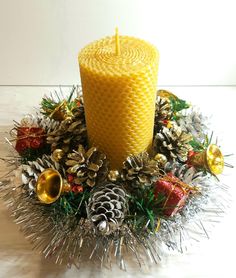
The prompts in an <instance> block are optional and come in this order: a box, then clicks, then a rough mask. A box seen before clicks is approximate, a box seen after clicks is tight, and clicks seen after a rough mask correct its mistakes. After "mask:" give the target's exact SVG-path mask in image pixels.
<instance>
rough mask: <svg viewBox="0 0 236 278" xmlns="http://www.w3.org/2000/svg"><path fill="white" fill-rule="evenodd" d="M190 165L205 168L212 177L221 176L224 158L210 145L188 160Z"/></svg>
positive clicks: (215, 147)
mask: <svg viewBox="0 0 236 278" xmlns="http://www.w3.org/2000/svg"><path fill="white" fill-rule="evenodd" d="M189 162H190V164H192V165H193V166H196V167H200V168H205V169H206V170H208V171H210V172H211V173H212V174H214V175H218V174H221V173H222V172H223V169H224V156H223V154H222V152H221V150H220V149H219V147H218V146H216V145H214V144H211V145H209V146H208V148H207V149H206V150H205V151H203V152H201V153H197V154H195V155H193V156H191V157H190V158H189Z"/></svg>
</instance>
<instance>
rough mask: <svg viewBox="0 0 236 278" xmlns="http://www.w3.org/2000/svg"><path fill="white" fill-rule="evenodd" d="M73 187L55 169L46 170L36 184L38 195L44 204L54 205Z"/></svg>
mask: <svg viewBox="0 0 236 278" xmlns="http://www.w3.org/2000/svg"><path fill="white" fill-rule="evenodd" d="M70 191H71V186H70V185H69V184H68V183H67V182H66V181H65V180H63V178H62V176H61V174H60V173H59V172H58V171H57V170H54V169H51V168H49V169H46V170H44V171H43V172H42V173H41V174H40V176H39V177H38V180H37V183H36V195H37V197H38V199H39V200H40V201H41V202H42V203H44V204H52V203H54V202H55V201H56V200H57V199H58V198H59V197H60V196H61V194H62V193H64V192H70Z"/></svg>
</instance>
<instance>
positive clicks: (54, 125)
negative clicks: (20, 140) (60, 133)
mask: <svg viewBox="0 0 236 278" xmlns="http://www.w3.org/2000/svg"><path fill="white" fill-rule="evenodd" d="M36 121H37V126H38V127H41V128H42V129H43V130H44V131H45V133H46V134H48V133H50V132H52V131H54V130H56V129H58V127H59V125H60V122H58V121H55V120H53V119H51V118H50V117H46V116H44V115H41V114H38V115H37V117H36Z"/></svg>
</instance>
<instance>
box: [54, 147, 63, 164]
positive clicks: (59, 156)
mask: <svg viewBox="0 0 236 278" xmlns="http://www.w3.org/2000/svg"><path fill="white" fill-rule="evenodd" d="M64 155H65V152H64V151H63V150H61V149H55V150H54V151H53V153H52V158H53V159H54V160H55V161H56V162H59V161H60V160H61V159H62V158H63V156H64Z"/></svg>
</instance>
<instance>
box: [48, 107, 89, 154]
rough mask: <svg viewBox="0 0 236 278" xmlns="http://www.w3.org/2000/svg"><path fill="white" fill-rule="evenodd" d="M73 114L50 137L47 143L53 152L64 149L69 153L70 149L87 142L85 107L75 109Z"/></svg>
mask: <svg viewBox="0 0 236 278" xmlns="http://www.w3.org/2000/svg"><path fill="white" fill-rule="evenodd" d="M72 112H73V117H68V118H66V119H65V120H64V121H62V122H61V123H60V125H59V126H58V127H56V128H55V130H54V131H52V132H51V133H50V134H49V135H48V137H47V143H48V144H51V150H52V151H54V150H55V149H62V150H63V151H64V152H65V153H68V152H69V150H70V149H73V148H75V147H77V146H78V145H79V144H81V143H83V142H85V141H86V125H85V116H84V107H83V105H80V106H79V107H76V108H74V109H73V111H72Z"/></svg>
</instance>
